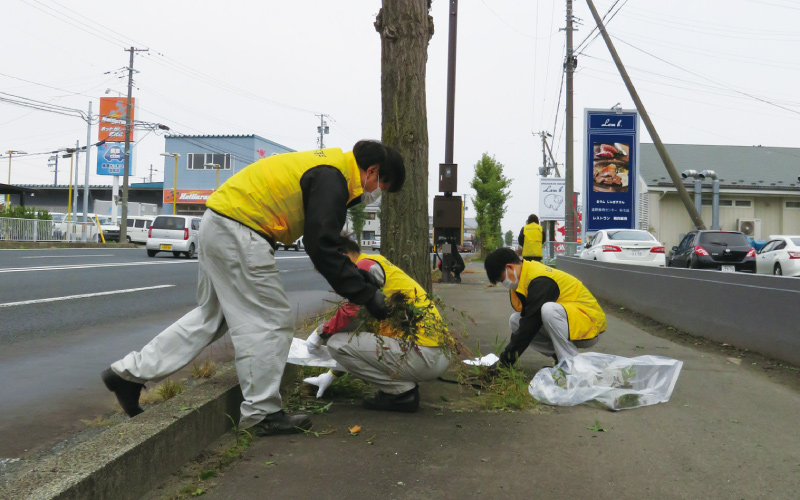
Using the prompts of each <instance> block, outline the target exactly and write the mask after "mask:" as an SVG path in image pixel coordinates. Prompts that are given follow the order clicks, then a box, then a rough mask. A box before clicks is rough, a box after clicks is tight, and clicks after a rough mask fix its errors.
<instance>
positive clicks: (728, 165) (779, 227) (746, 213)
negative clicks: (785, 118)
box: [640, 144, 800, 248]
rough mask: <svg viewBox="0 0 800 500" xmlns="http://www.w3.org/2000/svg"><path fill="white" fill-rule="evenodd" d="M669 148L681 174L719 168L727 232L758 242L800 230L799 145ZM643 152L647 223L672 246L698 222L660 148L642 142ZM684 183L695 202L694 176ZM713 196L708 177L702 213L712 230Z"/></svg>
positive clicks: (721, 208)
mask: <svg viewBox="0 0 800 500" xmlns="http://www.w3.org/2000/svg"><path fill="white" fill-rule="evenodd" d="M665 146H666V148H667V152H668V153H669V155H670V158H671V159H672V162H673V163H674V164H675V168H676V169H677V170H678V173H680V172H682V171H684V170H687V169H694V170H697V171H701V170H713V171H715V172H716V174H717V177H719V180H720V203H719V205H720V206H719V223H720V226H721V228H722V229H723V230H728V231H739V230H745V231H743V232H746V233H749V236H751V237H752V238H753V239H756V240H760V239H766V238H767V237H769V235H771V234H800V181H798V176H799V175H800V149H798V148H770V147H762V146H711V145H691V144H667V145H665ZM640 154H641V158H640V169H641V170H640V173H641V177H642V179H643V180H644V182H645V184H646V185H647V202H648V203H647V209H648V212H649V213H648V215H647V217H648V220H647V224H648V225H649V227H650V228H651V230H652V231H654V234H655V236H656V238H658V239H659V240H660V241H662V242H664V244H665V246H666V247H667V248H671V247H672V246H675V245H677V244H678V243H679V242H680V240H681V238H682V236H683V235H684V234H686V233H687V232H689V231H691V230H692V229H694V224H692V220H691V219H690V218H689V214H688V213H687V211H686V208H685V207H684V205H683V203H682V202H681V200H680V197H679V196H678V192H677V189H676V188H675V185H674V184H673V183H672V180H671V178H670V177H669V174H668V173H667V170H666V168H665V167H664V164H663V163H662V161H661V158H660V156H659V155H658V152H657V151H656V149H655V146H654V145H653V144H642V145H641V151H640ZM684 185H685V186H686V189H687V191H689V196H691V197H692V200H693V201H694V180H693V179H692V178H689V179H686V180H685V181H684ZM711 199H712V195H711V181H710V180H709V179H706V181H705V183H704V184H703V189H702V211H701V214H700V215H701V217H702V218H703V222H704V223H705V225H706V227H707V228H708V229H710V228H711V216H712V213H711V209H712V207H711V201H712V200H711ZM643 222H644V221H643ZM642 225H643V226H644V227H647V225H645V224H644V223H643V224H642Z"/></svg>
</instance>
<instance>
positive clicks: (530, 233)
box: [522, 222, 542, 257]
mask: <svg viewBox="0 0 800 500" xmlns="http://www.w3.org/2000/svg"><path fill="white" fill-rule="evenodd" d="M522 234H523V235H524V236H525V242H524V243H523V244H522V256H523V257H541V256H542V226H540V225H539V224H537V223H535V222H531V223H530V224H528V225H526V226H525V227H523V228H522Z"/></svg>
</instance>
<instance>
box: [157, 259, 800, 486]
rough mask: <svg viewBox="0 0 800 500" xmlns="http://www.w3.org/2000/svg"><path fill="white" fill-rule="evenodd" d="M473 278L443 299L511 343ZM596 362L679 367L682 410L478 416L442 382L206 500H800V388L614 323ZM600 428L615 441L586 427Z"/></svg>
mask: <svg viewBox="0 0 800 500" xmlns="http://www.w3.org/2000/svg"><path fill="white" fill-rule="evenodd" d="M468 269H471V270H474V271H478V272H475V273H470V274H463V275H462V278H463V283H462V284H461V285H437V286H436V287H435V291H436V293H438V294H440V295H441V296H442V298H443V299H444V300H445V302H446V303H448V304H451V305H452V306H454V307H456V308H457V309H460V310H463V311H466V312H467V313H468V314H469V315H470V316H472V317H473V318H474V319H475V321H476V323H477V325H474V326H473V325H470V338H469V339H468V343H469V344H470V345H471V346H474V345H476V344H477V343H478V342H480V344H481V345H482V346H485V347H484V349H483V350H484V352H488V351H489V350H491V346H492V345H494V343H495V338H496V336H499V338H500V339H501V340H505V339H506V338H507V336H508V316H509V314H510V313H511V308H510V306H509V302H508V293H507V291H506V290H504V289H502V288H499V287H487V285H488V282H487V281H486V278H485V275H484V274H483V273H482V265H481V264H480V263H476V264H471V265H470V266H469V268H468ZM451 314H452V313H451ZM593 350H595V351H598V352H606V353H611V354H616V355H620V356H626V357H633V356H639V355H642V354H655V355H662V356H667V357H671V358H676V359H680V360H682V361H683V362H684V367H683V371H682V372H681V375H680V378H679V379H678V383H677V385H676V388H675V391H674V393H673V395H672V399H671V400H670V401H669V402H668V403H666V404H660V405H656V406H651V407H646V408H640V409H633V410H626V411H621V412H610V411H603V410H598V409H595V408H591V407H588V406H578V407H571V408H551V407H542V408H541V409H537V410H533V411H529V412H517V413H490V412H483V411H474V410H471V409H470V408H472V407H471V406H470V405H468V404H466V401H459V400H458V397H457V396H458V388H457V387H456V386H454V385H451V384H446V383H443V382H438V381H437V382H431V383H426V384H423V385H422V386H421V393H422V398H423V407H422V408H421V409H420V411H419V412H418V413H416V414H393V413H380V412H370V411H366V410H363V409H362V408H361V406H360V401H358V400H356V401H353V400H335V401H334V402H333V405H332V406H331V408H330V410H329V411H328V412H326V413H324V414H322V415H313V416H312V418H313V421H314V430H316V431H318V432H322V431H326V430H333V431H334V432H332V433H330V434H325V435H319V436H318V437H315V436H314V435H313V434H309V435H294V436H286V437H269V438H259V439H257V440H255V441H254V442H253V443H252V445H251V446H250V448H249V449H247V450H246V451H245V452H244V457H243V459H242V460H241V461H240V462H238V463H236V464H234V465H232V466H230V467H228V468H227V469H225V470H224V471H223V472H222V473H221V474H219V475H218V476H216V477H214V478H213V479H211V480H209V481H208V482H207V484H208V486H207V487H206V491H205V493H204V495H203V496H204V497H205V498H209V499H212V498H219V499H232V498H236V499H259V500H260V499H263V498H267V497H276V498H288V499H294V498H316V499H327V498H330V499H340V498H398V499H401V498H409V499H410V498H428V499H438V498H441V499H452V498H486V499H494V498H548V499H568V498H569V499H583V498H586V499H590V498H591V499H615V500H618V499H642V498H658V499H672V498H674V499H725V500H728V499H753V498H765V499H796V498H798V495H799V493H798V485H799V484H800V438H799V436H800V432H798V430H797V426H796V419H797V415H798V414H800V395H799V394H798V393H797V392H796V391H795V390H794V389H791V388H789V387H786V386H785V385H781V384H778V383H775V382H773V381H771V380H769V379H768V378H767V377H766V376H763V375H760V374H757V373H754V372H752V371H749V370H747V369H746V368H745V367H743V366H738V365H737V364H735V363H732V362H731V361H729V360H728V359H727V358H726V357H724V356H722V355H716V354H711V353H707V352H702V351H699V350H695V349H692V348H690V347H685V346H682V345H679V344H677V343H673V342H671V341H669V340H667V339H663V338H659V337H654V336H652V335H650V334H648V333H646V332H644V331H642V330H640V329H638V328H636V327H634V326H632V325H630V324H628V323H626V322H625V321H623V320H621V319H620V318H618V317H615V316H613V315H611V314H609V316H608V330H607V332H606V333H604V334H603V336H602V338H601V341H600V342H599V343H598V344H597V345H596V346H595V348H594V349H593ZM521 362H522V364H523V366H524V367H525V368H526V369H527V370H528V371H530V372H531V373H533V372H535V371H536V370H537V369H538V368H541V367H543V366H549V365H550V364H551V362H550V360H549V358H545V357H544V356H542V355H540V354H538V353H536V352H533V351H532V350H528V351H527V352H526V353H525V355H524V356H523V358H522V360H521ZM442 396H444V398H442ZM445 399H446V400H448V402H446V403H445V402H443V401H444V400H445ZM323 401H325V402H326V403H327V402H328V401H330V400H326V399H323ZM462 402H463V403H464V404H463V405H462V404H461V403H462ZM596 421H597V422H598V423H599V425H600V427H602V428H604V429H605V430H606V432H595V431H592V430H590V429H589V428H590V427H593V426H594V425H595V422H596ZM354 425H359V426H361V432H360V433H359V434H358V435H357V436H352V435H350V432H349V431H348V428H349V427H352V426H354ZM165 494H174V491H168V489H159V490H154V491H153V492H151V493H150V494H149V495H147V496H146V497H145V498H148V499H155V498H164V495H165Z"/></svg>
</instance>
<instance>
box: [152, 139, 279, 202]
mask: <svg viewBox="0 0 800 500" xmlns="http://www.w3.org/2000/svg"><path fill="white" fill-rule="evenodd" d="M165 140H166V144H165V147H164V149H166V152H165V153H164V154H165V155H167V154H171V155H175V154H178V155H180V156H178V158H177V167H178V168H177V176H176V170H175V164H176V159H175V157H174V156H164V158H163V159H164V187H163V198H162V202H163V212H164V213H172V206H173V203H177V205H176V213H178V214H185V215H202V214H203V212H204V211H205V209H206V200H207V199H208V197H209V196H210V195H211V193H213V192H214V190H215V189H216V188H217V186H218V185H221V184H222V183H224V182H225V181H226V180H228V179H230V178H231V176H233V175H234V174H235V173H236V172H238V171H239V170H241V169H243V168H244V167H246V166H248V165H250V164H251V163H253V162H255V161H257V160H260V159H261V158H266V157H268V156H272V155H276V154H280V153H290V152H293V151H294V150H293V149H290V148H288V147H286V146H283V145H281V144H278V143H275V142H272V141H270V140H268V139H264V138H263V137H260V136H257V135H180V136H178V135H170V136H167V137H166V138H165ZM176 177H177V184H176V183H175V180H176ZM173 187H175V197H176V198H177V201H175V200H173V191H172V190H173Z"/></svg>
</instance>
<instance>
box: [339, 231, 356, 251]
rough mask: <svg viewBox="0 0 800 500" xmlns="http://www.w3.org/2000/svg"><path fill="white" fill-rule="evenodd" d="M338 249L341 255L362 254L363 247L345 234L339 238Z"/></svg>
mask: <svg viewBox="0 0 800 500" xmlns="http://www.w3.org/2000/svg"><path fill="white" fill-rule="evenodd" d="M336 249H337V250H338V251H339V253H361V245H359V244H358V242H356V241H354V240H353V239H352V238H350V237H349V236H347V235H345V234H343V235H341V236H339V240H338V241H337V242H336Z"/></svg>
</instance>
